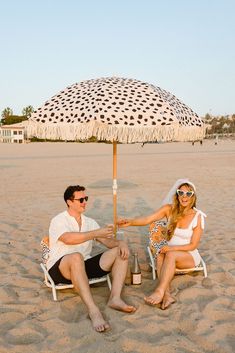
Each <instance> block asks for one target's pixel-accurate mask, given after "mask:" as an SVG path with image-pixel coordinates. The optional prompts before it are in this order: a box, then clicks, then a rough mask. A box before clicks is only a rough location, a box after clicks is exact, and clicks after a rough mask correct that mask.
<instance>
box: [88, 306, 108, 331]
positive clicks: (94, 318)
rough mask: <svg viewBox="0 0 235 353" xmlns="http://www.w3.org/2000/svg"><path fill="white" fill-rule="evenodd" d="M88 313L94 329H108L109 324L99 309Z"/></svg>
mask: <svg viewBox="0 0 235 353" xmlns="http://www.w3.org/2000/svg"><path fill="white" fill-rule="evenodd" d="M88 315H89V317H90V319H91V322H92V326H93V328H94V329H95V331H97V332H103V331H106V330H109V329H110V326H109V324H108V323H107V321H105V320H104V318H103V316H102V314H101V312H100V311H99V310H96V311H94V312H90V313H88Z"/></svg>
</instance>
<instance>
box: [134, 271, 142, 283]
mask: <svg viewBox="0 0 235 353" xmlns="http://www.w3.org/2000/svg"><path fill="white" fill-rule="evenodd" d="M132 284H141V273H133V274H132Z"/></svg>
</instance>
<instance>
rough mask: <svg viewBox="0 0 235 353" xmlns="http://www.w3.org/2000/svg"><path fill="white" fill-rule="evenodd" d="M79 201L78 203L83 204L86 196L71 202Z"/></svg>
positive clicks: (86, 199) (86, 198)
mask: <svg viewBox="0 0 235 353" xmlns="http://www.w3.org/2000/svg"><path fill="white" fill-rule="evenodd" d="M74 200H75V201H80V203H83V202H84V201H86V202H87V201H88V196H85V197H81V198H80V199H73V201H74Z"/></svg>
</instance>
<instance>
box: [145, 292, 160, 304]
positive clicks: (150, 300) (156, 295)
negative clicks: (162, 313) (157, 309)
mask: <svg viewBox="0 0 235 353" xmlns="http://www.w3.org/2000/svg"><path fill="white" fill-rule="evenodd" d="M163 296H164V292H162V291H160V290H159V289H158V290H156V291H154V292H153V293H152V294H151V295H150V296H149V297H144V300H145V302H146V303H147V304H149V305H159V304H160V303H161V302H162V299H163Z"/></svg>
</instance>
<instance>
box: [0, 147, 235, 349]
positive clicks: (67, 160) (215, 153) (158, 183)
mask: <svg viewBox="0 0 235 353" xmlns="http://www.w3.org/2000/svg"><path fill="white" fill-rule="evenodd" d="M182 177H188V178H190V179H191V180H192V181H193V182H194V183H195V184H196V186H197V196H198V204H197V207H198V208H199V209H201V210H203V211H204V212H205V213H206V214H207V216H208V217H207V219H206V229H205V232H204V234H203V237H202V239H201V242H200V246H199V249H200V253H201V255H202V256H203V258H204V260H205V262H206V264H207V269H208V278H204V277H203V275H202V273H197V274H193V275H183V276H177V277H175V279H174V280H173V283H172V284H173V289H174V293H175V294H176V297H177V302H176V303H175V304H174V305H172V306H171V307H170V308H169V309H168V310H166V311H162V310H160V309H158V308H155V307H150V306H148V305H146V304H145V303H144V300H143V297H144V296H145V295H148V294H150V293H151V291H152V290H153V288H154V287H155V285H156V283H154V281H153V280H152V279H151V272H150V268H149V265H148V261H149V260H148V255H147V251H146V245H147V236H146V235H147V228H146V227H142V228H141V227H135V228H134V227H132V228H129V229H127V230H126V232H125V237H126V239H127V241H128V244H129V247H130V249H131V251H132V252H134V251H136V250H137V251H138V254H139V260H140V265H141V268H142V277H143V283H142V285H141V286H131V285H129V286H128V285H126V286H125V288H124V291H123V294H124V297H125V298H126V299H127V301H128V302H129V303H131V304H134V305H136V306H137V307H138V309H137V311H136V313H135V314H132V315H128V314H124V313H121V312H117V311H114V310H112V309H110V308H107V307H106V302H107V298H108V295H109V290H108V287H107V285H106V284H100V285H94V286H93V287H92V293H93V295H94V298H95V301H96V302H97V303H98V305H99V307H100V308H101V311H102V312H103V314H104V316H105V318H106V319H107V320H109V322H110V324H111V326H112V330H111V331H108V332H105V333H102V334H100V333H96V332H95V331H93V329H92V327H91V323H90V321H89V319H88V318H87V313H86V310H85V308H84V305H83V304H82V302H81V299H80V297H79V296H78V295H76V293H75V292H74V291H73V290H64V291H60V292H59V293H58V299H59V300H58V302H53V300H52V294H51V291H50V290H49V289H48V288H46V287H45V285H44V284H43V274H42V272H41V269H40V266H39V264H40V261H41V250H40V240H41V238H42V237H43V236H44V235H45V234H47V233H48V226H49V222H50V219H51V218H52V217H53V216H55V215H56V214H57V213H59V212H61V211H63V210H64V209H65V204H64V201H63V192H64V189H65V188H66V187H67V186H68V185H73V184H81V185H85V186H87V192H88V195H89V197H90V198H89V202H88V207H87V212H86V215H88V216H91V217H93V218H95V219H96V220H97V221H98V223H99V224H100V225H104V224H106V223H112V189H111V184H112V180H111V178H112V145H111V144H101V143H100V144H92V143H90V144H85V143H84V144H76V143H30V144H25V145H15V144H12V145H10V144H0V195H1V200H0V202H1V207H0V219H1V223H0V242H1V257H0V265H1V284H0V300H1V315H0V330H1V340H0V352H1V353H9V352H12V353H21V352H26V353H34V352H35V353H36V352H44V353H52V352H53V353H54V352H56V353H57V352H63V353H75V352H76V353H77V352H79V353H93V352H96V353H120V352H128V353H137V352H141V353H155V352H161V353H172V352H175V353H191V352H194V353H202V352H205V353H211V352H213V353H232V352H234V351H235V331H234V327H235V326H234V324H235V310H234V309H235V300H234V298H235V250H234V247H235V246H234V240H235V218H234V206H235V141H231V140H223V141H219V144H218V145H217V146H215V145H214V141H209V140H205V141H204V142H203V145H202V146H201V145H199V143H196V144H195V145H194V146H192V144H191V143H168V144H145V146H144V147H141V145H140V144H133V145H118V180H119V190H118V214H119V216H120V217H122V216H126V217H133V216H138V215H142V214H147V213H148V212H152V211H153V210H155V209H157V208H158V207H159V205H160V203H161V200H162V199H163V198H164V196H165V194H166V192H167V191H168V190H169V188H170V186H171V185H172V184H173V183H174V182H175V180H176V179H178V178H182Z"/></svg>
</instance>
